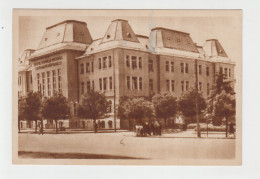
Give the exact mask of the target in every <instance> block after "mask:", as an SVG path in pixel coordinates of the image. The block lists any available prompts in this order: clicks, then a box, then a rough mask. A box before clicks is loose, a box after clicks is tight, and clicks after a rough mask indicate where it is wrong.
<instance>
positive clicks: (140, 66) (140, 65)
mask: <svg viewBox="0 0 260 179" xmlns="http://www.w3.org/2000/svg"><path fill="white" fill-rule="evenodd" d="M142 67H143V64H142V57H139V68H142Z"/></svg>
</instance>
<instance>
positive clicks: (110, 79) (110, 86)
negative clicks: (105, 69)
mask: <svg viewBox="0 0 260 179" xmlns="http://www.w3.org/2000/svg"><path fill="white" fill-rule="evenodd" d="M109 89H111V90H112V89H113V82H112V76H110V77H109Z"/></svg>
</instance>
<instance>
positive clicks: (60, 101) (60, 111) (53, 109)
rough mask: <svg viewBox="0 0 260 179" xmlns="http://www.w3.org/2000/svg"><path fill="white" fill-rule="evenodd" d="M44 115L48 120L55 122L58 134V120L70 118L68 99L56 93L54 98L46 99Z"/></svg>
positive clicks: (43, 109)
mask: <svg viewBox="0 0 260 179" xmlns="http://www.w3.org/2000/svg"><path fill="white" fill-rule="evenodd" d="M42 115H43V117H44V118H46V119H53V120H55V123H56V133H58V120H59V119H66V118H68V117H69V106H68V101H67V99H66V97H64V96H63V95H62V94H61V93H55V94H54V95H53V96H52V97H50V98H45V100H44V102H43V108H42Z"/></svg>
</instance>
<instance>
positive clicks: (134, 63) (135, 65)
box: [131, 56, 137, 69]
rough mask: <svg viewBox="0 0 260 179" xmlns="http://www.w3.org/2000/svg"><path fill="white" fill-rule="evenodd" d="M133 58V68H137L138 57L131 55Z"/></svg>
mask: <svg viewBox="0 0 260 179" xmlns="http://www.w3.org/2000/svg"><path fill="white" fill-rule="evenodd" d="M131 59H132V68H133V69H135V68H137V57H136V56H131Z"/></svg>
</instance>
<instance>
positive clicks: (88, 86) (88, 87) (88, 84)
mask: <svg viewBox="0 0 260 179" xmlns="http://www.w3.org/2000/svg"><path fill="white" fill-rule="evenodd" d="M89 92H90V81H87V93H89Z"/></svg>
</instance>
